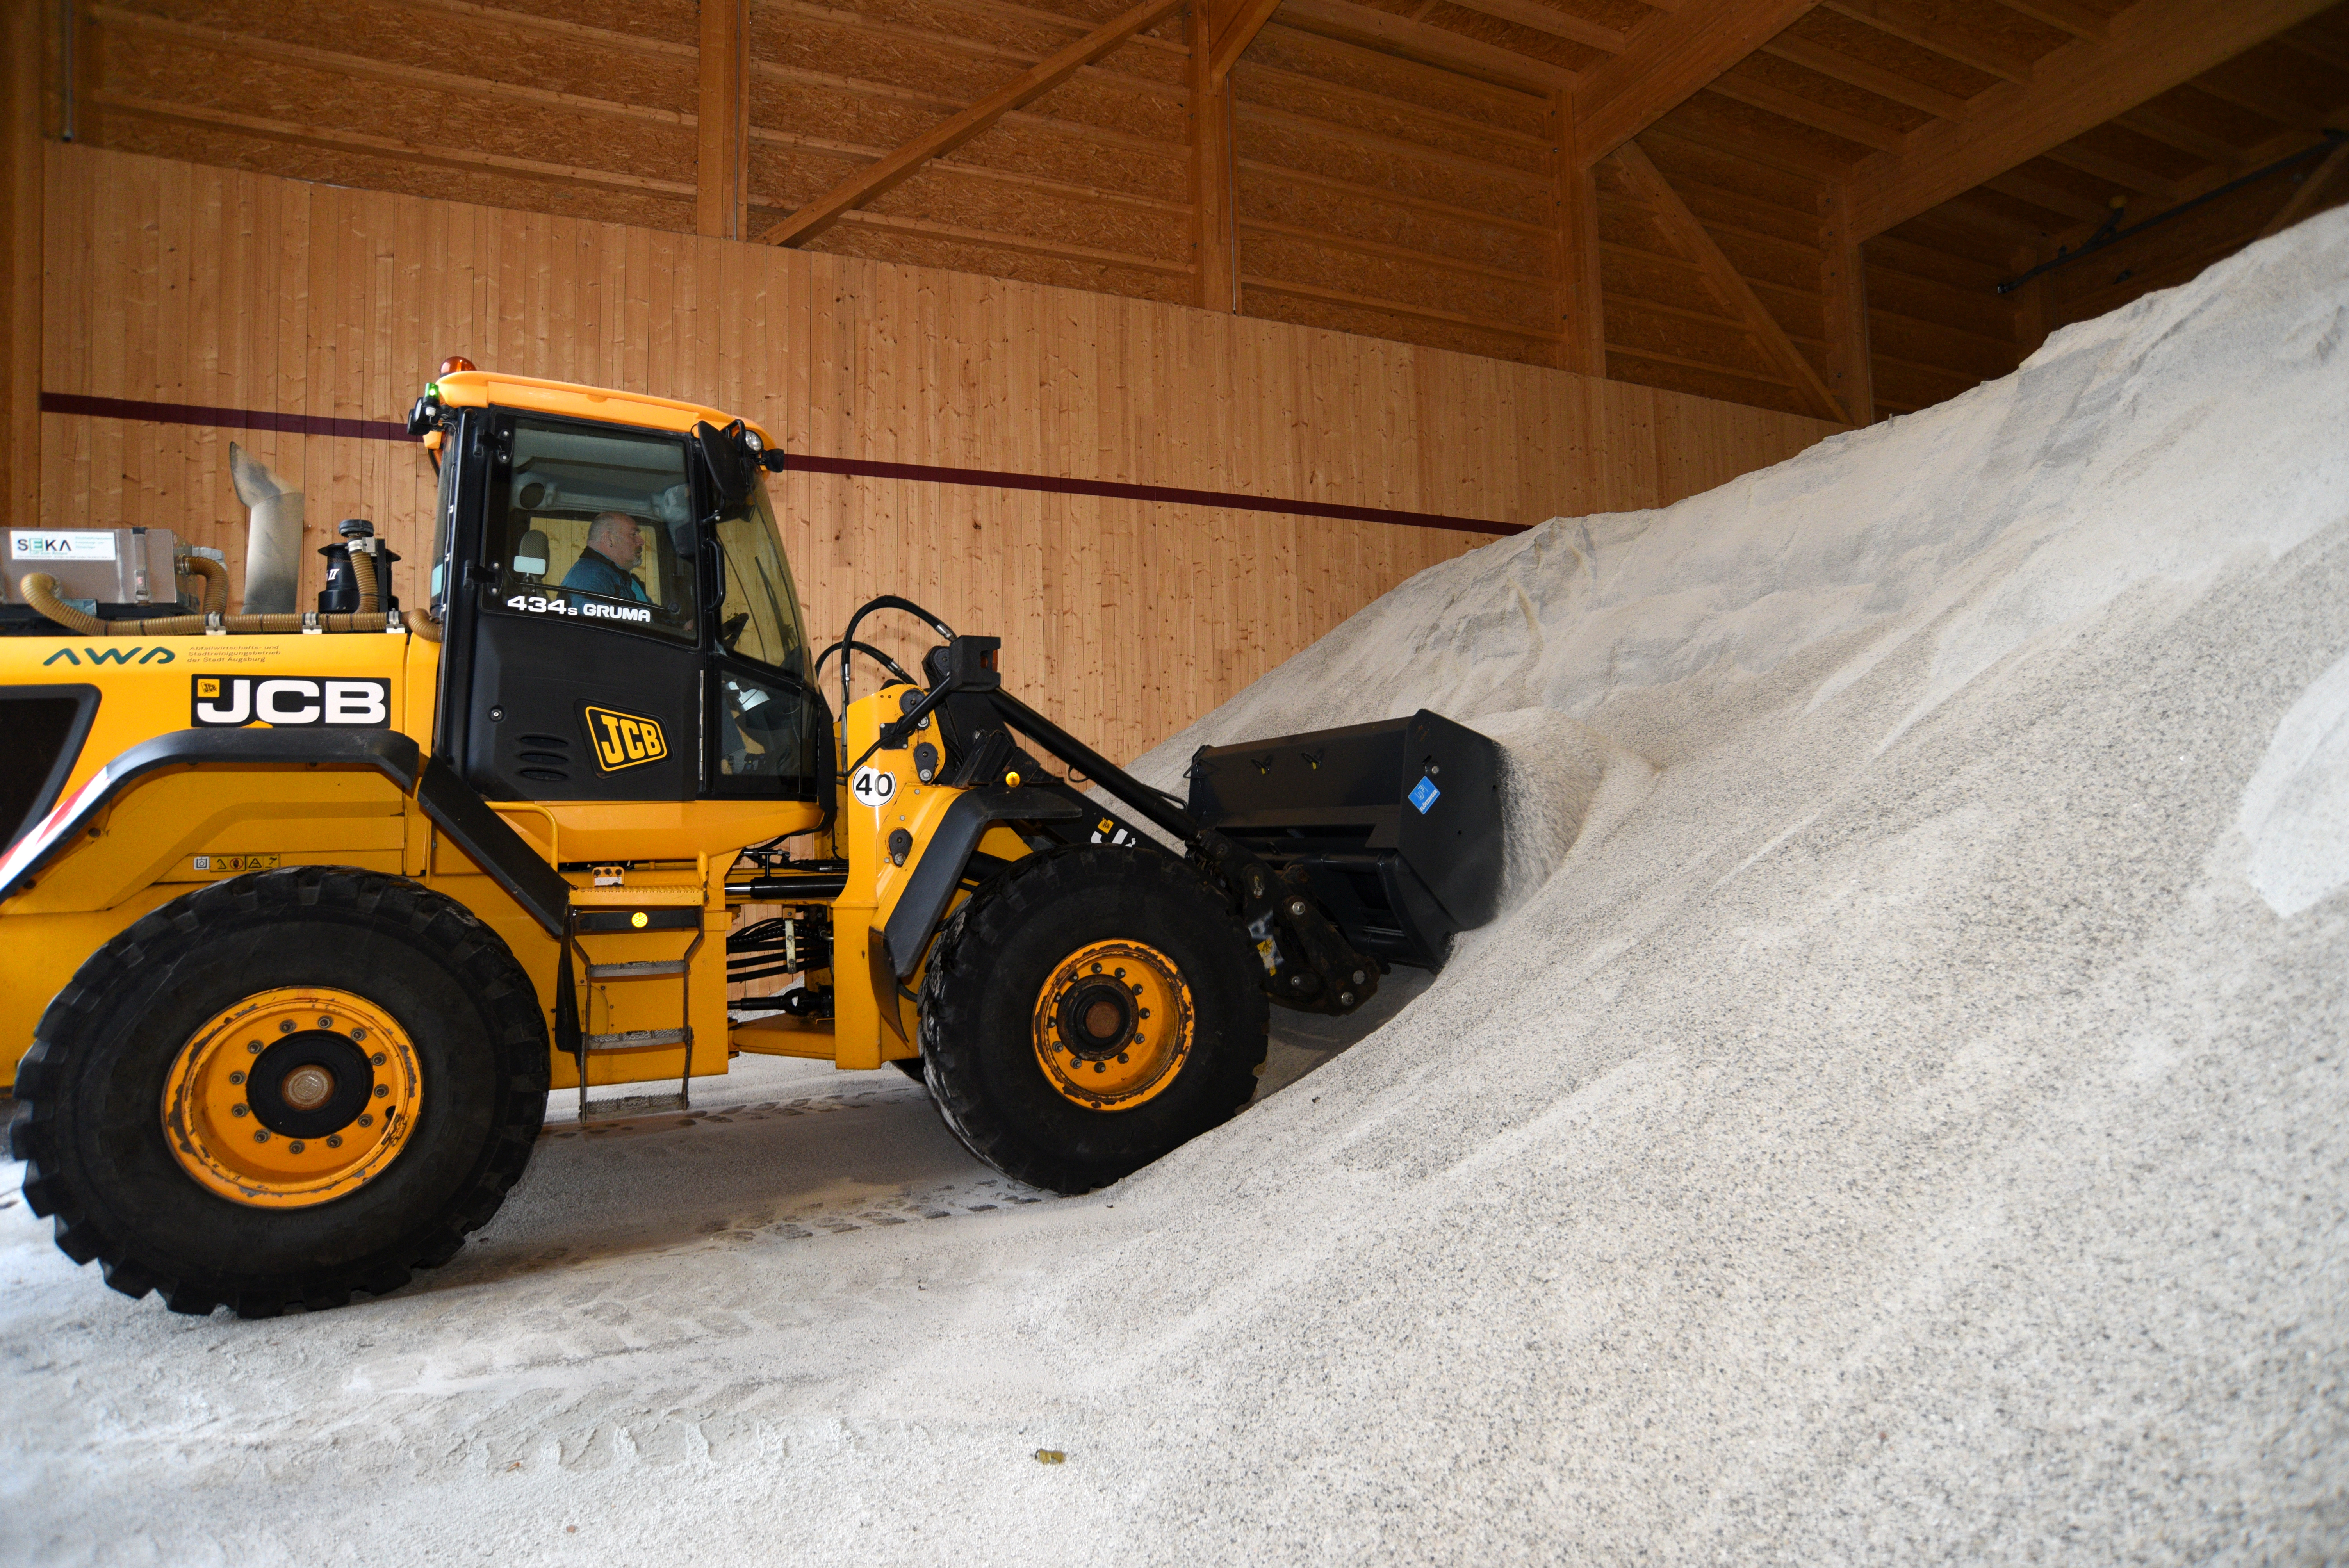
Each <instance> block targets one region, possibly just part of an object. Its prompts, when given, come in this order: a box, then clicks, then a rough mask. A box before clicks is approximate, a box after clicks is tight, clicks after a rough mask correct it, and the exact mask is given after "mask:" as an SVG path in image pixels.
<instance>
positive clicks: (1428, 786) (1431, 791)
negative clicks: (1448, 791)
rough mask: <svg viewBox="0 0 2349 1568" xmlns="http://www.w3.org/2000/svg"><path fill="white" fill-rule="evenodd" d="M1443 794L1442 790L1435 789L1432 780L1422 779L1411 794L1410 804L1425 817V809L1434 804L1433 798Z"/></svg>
mask: <svg viewBox="0 0 2349 1568" xmlns="http://www.w3.org/2000/svg"><path fill="white" fill-rule="evenodd" d="M1443 793H1444V791H1443V790H1441V789H1437V788H1436V787H1435V780H1434V779H1428V778H1422V779H1420V781H1419V787H1418V788H1417V789H1413V791H1412V792H1411V803H1412V804H1413V805H1414V806H1416V807H1418V808H1419V814H1420V815H1421V816H1423V817H1424V816H1426V815H1427V809H1428V808H1429V807H1430V806H1433V805H1434V804H1435V798H1436V797H1437V796H1438V795H1441V794H1443Z"/></svg>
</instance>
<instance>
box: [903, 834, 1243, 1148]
mask: <svg viewBox="0 0 2349 1568" xmlns="http://www.w3.org/2000/svg"><path fill="white" fill-rule="evenodd" d="M1119 947H1123V948H1124V949H1125V950H1126V952H1127V953H1128V954H1139V955H1140V956H1139V957H1127V958H1126V964H1127V965H1130V966H1133V974H1134V978H1133V984H1132V985H1130V986H1128V989H1130V990H1132V991H1133V994H1134V995H1137V996H1139V995H1143V986H1144V985H1147V986H1149V988H1150V995H1152V996H1153V997H1155V998H1160V999H1161V1006H1162V1007H1163V1008H1164V1016H1158V1017H1155V1018H1148V1019H1147V1021H1143V1019H1141V1018H1127V1019H1124V1020H1122V1021H1121V1020H1119V1019H1117V1018H1115V1017H1114V1016H1113V1015H1114V1013H1115V1010H1116V1009H1115V1008H1114V1007H1112V1006H1110V1003H1109V1002H1102V1003H1100V1004H1099V1005H1100V1006H1102V1008H1103V1011H1102V1013H1101V1015H1100V1016H1101V1017H1102V1020H1103V1027H1104V1028H1105V1029H1107V1028H1109V1027H1111V1026H1112V1025H1117V1026H1123V1028H1125V1029H1126V1030H1127V1031H1128V1032H1129V1033H1130V1035H1131V1036H1132V1037H1133V1045H1134V1047H1136V1048H1135V1049H1134V1050H1133V1051H1132V1052H1131V1053H1129V1054H1130V1055H1131V1056H1132V1057H1133V1058H1134V1061H1133V1063H1130V1064H1128V1065H1127V1066H1125V1067H1123V1068H1121V1067H1120V1066H1119V1065H1118V1064H1121V1063H1128V1056H1127V1055H1109V1056H1107V1057H1105V1059H1102V1060H1099V1061H1096V1060H1094V1059H1092V1057H1087V1059H1085V1060H1084V1061H1083V1062H1081V1063H1079V1062H1077V1060H1076V1055H1075V1052H1074V1049H1073V1048H1072V1047H1071V1046H1069V1045H1068V1044H1066V1043H1064V1042H1063V1040H1062V1037H1061V1034H1060V1032H1059V1031H1060V1027H1061V1021H1063V1020H1072V1019H1073V1018H1075V1017H1076V1016H1080V1015H1081V1013H1082V1011H1083V1008H1084V1007H1085V1006H1088V1005H1091V1003H1092V998H1091V997H1090V994H1089V993H1088V994H1074V993H1073V992H1072V993H1071V995H1069V996H1068V997H1067V998H1066V1000H1067V1003H1068V1006H1058V1005H1057V1004H1056V1001H1055V998H1056V997H1057V996H1059V995H1060V993H1059V992H1056V991H1055V990H1054V989H1053V987H1054V986H1055V985H1062V986H1063V988H1064V989H1067V988H1068V986H1067V985H1065V984H1064V977H1065V976H1067V975H1070V974H1071V961H1072V960H1074V959H1076V958H1078V957H1079V956H1080V955H1082V954H1087V953H1088V952H1090V951H1092V950H1094V949H1102V950H1109V949H1113V948H1119ZM1118 956H1121V954H1112V955H1111V956H1109V957H1105V958H1104V959H1103V961H1102V964H1088V965H1079V967H1080V968H1085V969H1090V970H1092V975H1091V976H1081V979H1082V981H1083V982H1084V983H1085V984H1090V985H1097V986H1107V985H1110V984H1111V981H1110V977H1109V976H1108V975H1105V974H1103V972H1102V971H1103V965H1107V966H1108V967H1109V968H1110V969H1114V970H1116V971H1117V975H1116V979H1117V981H1118V982H1119V983H1121V984H1123V983H1124V982H1125V980H1126V978H1127V977H1126V975H1125V973H1124V969H1123V968H1121V967H1120V966H1119V965H1118V963H1117V962H1116V959H1117V957H1118ZM1259 973H1260V965H1258V963H1257V957H1256V954H1254V953H1252V952H1251V951H1250V950H1249V948H1248V945H1247V942H1246V940H1245V939H1244V938H1243V936H1242V934H1241V933H1240V931H1239V929H1238V928H1237V926H1236V925H1235V924H1234V923H1233V920H1232V915H1231V913H1230V911H1229V910H1228V909H1227V908H1226V905H1225V903H1224V901H1223V899H1221V898H1220V897H1219V896H1217V895H1216V893H1215V892H1213V891H1212V890H1211V889H1209V887H1208V886H1207V885H1206V882H1203V881H1202V880H1201V879H1200V877H1199V874H1198V872H1196V871H1195V870H1194V869H1193V868H1192V867H1191V866H1189V865H1187V864H1185V862H1183V861H1177V860H1174V859H1173V858H1171V857H1169V856H1166V855H1163V854H1157V853H1143V852H1142V851H1136V850H1132V849H1121V848H1115V847H1112V846H1111V845H1107V844H1086V845H1079V846H1076V847H1074V848H1071V849H1067V850H1057V851H1048V852H1046V853H1043V854H1039V855H1034V856H1031V857H1030V858H1029V859H1027V860H1023V861H1020V862H1019V864H1017V865H1015V866H1013V867H1012V868H1011V869H1010V870H1009V872H1005V873H1004V874H1003V875H1002V876H1000V877H999V878H997V879H996V880H995V881H994V882H992V883H990V885H989V886H988V887H987V888H986V889H985V890H984V891H983V892H979V893H978V894H977V895H976V896H974V897H973V898H971V899H970V900H969V901H968V903H965V904H964V905H963V906H962V907H961V908H960V909H959V910H957V911H956V913H955V914H954V917H953V918H952V919H950V920H949V921H948V922H947V925H946V928H945V930H943V931H942V932H940V933H939V934H938V940H937V944H936V947H935V948H934V949H933V950H932V953H931V956H930V966H929V971H928V973H927V975H926V976H925V978H924V981H923V985H922V1027H921V1035H922V1058H923V1061H924V1062H925V1063H926V1066H927V1068H928V1074H927V1081H928V1084H929V1088H930V1098H931V1099H933V1100H935V1101H936V1103H937V1107H938V1114H939V1115H940V1117H942V1118H943V1119H945V1121H946V1124H947V1128H948V1129H949V1130H952V1131H953V1133H954V1134H955V1136H956V1137H957V1138H958V1139H960V1140H962V1143H963V1145H964V1147H966V1148H968V1150H970V1151H971V1152H972V1153H973V1154H976V1155H977V1156H978V1158H979V1159H981V1160H984V1161H987V1162H988V1164H989V1165H992V1166H994V1167H995V1168H996V1169H997V1170H998V1171H1002V1172H1003V1173H1004V1174H1005V1175H1007V1176H1010V1177H1012V1178H1014V1179H1016V1180H1018V1181H1026V1182H1029V1183H1030V1184H1032V1185H1034V1186H1038V1187H1045V1188H1050V1189H1051V1190H1052V1191H1060V1192H1083V1191H1091V1190H1092V1189H1093V1188H1095V1187H1100V1186H1105V1185H1107V1184H1108V1183H1110V1182H1112V1181H1117V1180H1119V1179H1120V1178H1122V1177H1124V1176H1127V1175H1130V1174H1131V1173H1133V1171H1137V1170H1139V1169H1141V1168H1142V1167H1143V1166H1144V1165H1147V1164H1149V1163H1150V1162H1151V1161H1154V1160H1156V1159H1158V1158H1159V1157H1161V1156H1162V1155H1164V1154H1166V1153H1167V1152H1169V1151H1170V1150H1174V1149H1175V1148H1178V1147H1180V1146H1181V1145H1182V1144H1184V1143H1186V1142H1188V1141H1190V1140H1192V1139H1194V1138H1196V1137H1197V1136H1198V1135H1199V1134H1201V1133H1203V1132H1206V1131H1207V1130H1209V1129H1211V1128H1214V1127H1217V1126H1220V1125H1222V1124H1223V1123H1224V1122H1225V1121H1226V1120H1228V1119H1230V1118H1231V1117H1232V1116H1233V1114H1234V1113H1236V1112H1237V1110H1238V1109H1240V1107H1242V1106H1243V1105H1245V1104H1247V1099H1248V1097H1249V1095H1250V1094H1252V1093H1253V1092H1254V1091H1255V1088H1256V1073H1257V1068H1258V1067H1259V1066H1261V1065H1262V1063H1263V1061H1264V1055H1265V1044H1266V1032H1267V1029H1268V1023H1269V1010H1268V1005H1267V1003H1266V1000H1265V995H1264V992H1263V989H1262V988H1261V986H1260V985H1258V983H1257V981H1258V976H1259ZM1168 997H1179V1000H1176V1001H1174V1003H1173V1005H1171V1006H1168V1005H1167V1004H1166V1002H1165V1000H1164V998H1168ZM1111 1000H1112V1001H1115V1002H1116V1003H1117V1004H1118V1005H1119V1006H1123V997H1117V996H1112V998H1111ZM1071 1007H1074V1008H1075V1009H1077V1011H1076V1012H1073V1013H1072V1012H1071V1011H1070V1008H1071ZM1177 1016H1180V1017H1181V1018H1182V1019H1183V1020H1184V1021H1185V1023H1186V1024H1187V1035H1186V1036H1185V1037H1184V1038H1185V1040H1186V1041H1187V1044H1186V1045H1184V1046H1181V1047H1169V1046H1168V1044H1167V1043H1166V1039H1165V1037H1154V1033H1153V1032H1154V1031H1155V1030H1160V1029H1165V1028H1170V1027H1172V1026H1174V1025H1175V1024H1176V1022H1177ZM1145 1017H1146V1015H1145ZM1073 1028H1074V1024H1073V1023H1071V1029H1073ZM1109 1037H1110V1036H1107V1035H1105V1036H1104V1038H1109ZM1143 1047H1147V1048H1143ZM1109 1048H1110V1049H1113V1047H1109ZM1152 1052H1157V1053H1159V1054H1158V1056H1157V1057H1155V1058H1154V1057H1152V1055H1151V1053H1152ZM1154 1059H1155V1060H1156V1061H1158V1062H1159V1063H1161V1064H1163V1065H1161V1066H1160V1067H1158V1068H1155V1069H1154V1068H1153V1067H1152V1062H1153V1060H1154ZM1048 1061H1054V1062H1057V1063H1059V1064H1061V1068H1060V1069H1059V1071H1058V1073H1057V1078H1056V1072H1055V1071H1054V1070H1049V1069H1048V1067H1047V1062H1048ZM1079 1067H1081V1068H1092V1069H1094V1070H1095V1071H1097V1072H1098V1073H1099V1074H1100V1077H1099V1078H1098V1079H1096V1078H1093V1077H1092V1076H1089V1075H1088V1074H1087V1073H1086V1072H1083V1071H1075V1072H1074V1073H1073V1076H1071V1069H1073V1068H1079ZM1153 1070H1155V1071H1156V1072H1157V1076H1156V1077H1154V1078H1153V1077H1149V1076H1148V1074H1149V1073H1150V1072H1151V1071H1153ZM1121 1073H1123V1088H1124V1090H1125V1093H1124V1098H1123V1099H1121V1100H1119V1101H1117V1102H1116V1103H1111V1102H1110V1101H1108V1100H1106V1099H1104V1100H1103V1101H1102V1102H1101V1103H1088V1102H1086V1100H1085V1099H1082V1098H1081V1097H1082V1096H1083V1095H1084V1094H1085V1093H1086V1091H1087V1089H1088V1088H1089V1086H1091V1085H1092V1084H1093V1083H1095V1082H1096V1081H1098V1082H1100V1083H1102V1084H1103V1085H1105V1086H1109V1088H1112V1089H1116V1088H1119V1086H1120V1085H1121V1081H1122V1080H1121V1076H1120V1075H1121Z"/></svg>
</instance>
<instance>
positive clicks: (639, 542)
mask: <svg viewBox="0 0 2349 1568" xmlns="http://www.w3.org/2000/svg"><path fill="white" fill-rule="evenodd" d="M644 555H645V536H644V531H643V530H642V529H640V528H639V527H637V525H636V519H635V518H633V517H630V516H629V515H628V514H627V513H626V512H621V511H602V512H597V513H596V514H595V521H593V522H591V523H589V524H588V525H587V547H586V548H585V550H582V551H581V552H579V560H578V562H577V564H575V565H574V566H573V567H572V568H571V570H570V571H568V572H566V573H564V574H563V586H564V588H566V589H569V590H571V591H572V592H571V607H572V608H573V609H574V610H575V609H578V608H579V607H580V605H579V596H580V595H581V594H583V593H594V594H596V595H598V596H599V597H601V598H605V599H626V600H630V601H633V602H634V603H638V604H649V603H652V602H653V600H652V595H651V594H649V593H646V592H645V585H644V583H642V582H641V581H640V580H639V579H638V578H637V577H636V562H639V561H642V560H643V559H644Z"/></svg>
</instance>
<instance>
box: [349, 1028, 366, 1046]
mask: <svg viewBox="0 0 2349 1568" xmlns="http://www.w3.org/2000/svg"><path fill="white" fill-rule="evenodd" d="M366 1038H367V1031H366V1030H365V1029H353V1030H352V1031H351V1044H353V1045H355V1046H356V1045H357V1044H358V1043H359V1042H360V1041H361V1040H364V1039H366Z"/></svg>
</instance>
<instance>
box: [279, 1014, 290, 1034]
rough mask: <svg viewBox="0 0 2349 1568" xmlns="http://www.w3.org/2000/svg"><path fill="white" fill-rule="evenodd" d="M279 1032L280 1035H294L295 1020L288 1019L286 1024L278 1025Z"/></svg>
mask: <svg viewBox="0 0 2349 1568" xmlns="http://www.w3.org/2000/svg"><path fill="white" fill-rule="evenodd" d="M277 1032H278V1033H279V1034H281V1035H290V1034H292V1033H293V1032H294V1020H293V1019H291V1018H288V1019H286V1020H285V1022H284V1023H282V1024H280V1025H278V1026H277Z"/></svg>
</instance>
